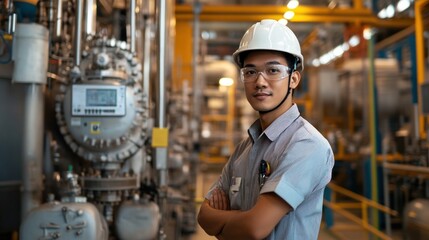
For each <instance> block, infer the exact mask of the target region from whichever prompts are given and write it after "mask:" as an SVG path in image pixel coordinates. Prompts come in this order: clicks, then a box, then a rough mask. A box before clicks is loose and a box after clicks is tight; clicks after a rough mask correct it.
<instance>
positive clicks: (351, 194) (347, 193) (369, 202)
mask: <svg viewBox="0 0 429 240" xmlns="http://www.w3.org/2000/svg"><path fill="white" fill-rule="evenodd" d="M328 187H329V188H330V189H332V190H333V191H335V192H338V193H341V194H343V195H345V196H347V197H350V198H353V199H355V200H357V201H360V202H362V203H365V204H366V205H368V206H371V207H373V208H376V209H378V210H380V211H382V212H385V213H388V214H390V215H392V216H397V215H398V212H397V211H395V210H393V209H390V208H388V207H386V206H384V205H382V204H379V203H377V202H375V201H372V200H371V199H368V198H366V197H364V196H362V195H359V194H357V193H354V192H352V191H350V190H348V189H346V188H343V187H340V186H338V185H336V184H335V183H332V182H330V183H329V184H328Z"/></svg>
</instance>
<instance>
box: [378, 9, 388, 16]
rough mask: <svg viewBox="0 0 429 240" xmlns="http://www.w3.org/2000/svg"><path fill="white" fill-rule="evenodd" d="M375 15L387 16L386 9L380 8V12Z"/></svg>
mask: <svg viewBox="0 0 429 240" xmlns="http://www.w3.org/2000/svg"><path fill="white" fill-rule="evenodd" d="M377 16H378V17H379V18H386V17H387V13H386V9H385V8H383V9H381V10H380V12H378V14H377Z"/></svg>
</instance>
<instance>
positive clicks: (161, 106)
mask: <svg viewBox="0 0 429 240" xmlns="http://www.w3.org/2000/svg"><path fill="white" fill-rule="evenodd" d="M158 3H159V5H158V6H159V16H158V31H159V45H158V52H159V54H158V56H159V58H158V68H159V70H158V80H159V86H158V87H159V89H158V110H159V111H158V127H159V128H163V127H164V125H165V49H166V47H167V46H166V32H167V31H166V26H167V21H166V20H167V13H166V12H167V6H166V1H165V0H158Z"/></svg>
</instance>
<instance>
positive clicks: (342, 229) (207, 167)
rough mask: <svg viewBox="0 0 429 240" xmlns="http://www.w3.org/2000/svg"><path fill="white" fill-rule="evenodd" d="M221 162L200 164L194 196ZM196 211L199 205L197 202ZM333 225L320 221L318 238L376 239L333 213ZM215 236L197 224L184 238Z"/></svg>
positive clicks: (396, 232)
mask: <svg viewBox="0 0 429 240" xmlns="http://www.w3.org/2000/svg"><path fill="white" fill-rule="evenodd" d="M221 168H222V166H221V164H202V165H201V166H200V169H199V171H198V176H197V182H196V198H197V199H203V196H204V194H205V193H206V192H207V190H208V189H209V187H210V185H211V183H213V182H214V181H215V180H216V179H217V178H218V177H219V173H220V171H221ZM196 207H197V212H198V209H199V205H198V204H197V206H196ZM334 223H335V224H334V227H332V228H331V229H328V228H327V227H326V225H325V223H324V222H323V221H322V224H321V227H320V233H319V238H318V240H367V239H368V240H371V239H376V238H375V237H373V236H371V234H369V232H367V231H365V230H364V229H363V228H362V227H359V225H357V224H356V223H353V222H352V221H350V220H348V219H346V218H344V217H343V216H341V215H339V214H335V213H334ZM390 237H391V239H392V240H401V239H402V235H401V231H400V229H393V230H392V233H391V234H390ZM212 239H216V238H215V237H212V236H209V235H207V234H206V233H205V232H204V230H203V229H201V228H200V227H199V226H197V229H196V232H195V233H193V234H191V235H187V236H185V237H184V240H212Z"/></svg>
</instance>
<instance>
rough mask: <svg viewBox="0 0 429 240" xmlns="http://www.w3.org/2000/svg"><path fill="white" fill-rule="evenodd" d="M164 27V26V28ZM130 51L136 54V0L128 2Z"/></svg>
mask: <svg viewBox="0 0 429 240" xmlns="http://www.w3.org/2000/svg"><path fill="white" fill-rule="evenodd" d="M164 27H165V26H164ZM130 35H131V36H130V38H131V39H130V48H131V49H130V50H131V53H132V54H133V55H135V54H136V0H131V2H130Z"/></svg>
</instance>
